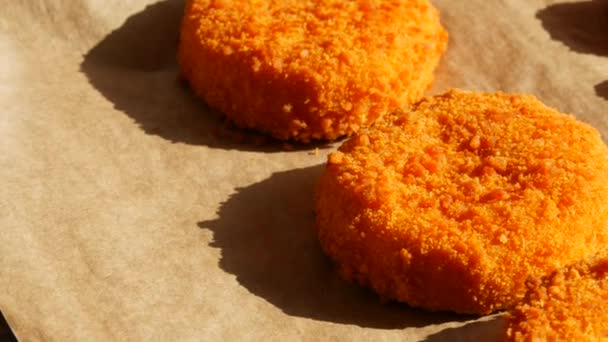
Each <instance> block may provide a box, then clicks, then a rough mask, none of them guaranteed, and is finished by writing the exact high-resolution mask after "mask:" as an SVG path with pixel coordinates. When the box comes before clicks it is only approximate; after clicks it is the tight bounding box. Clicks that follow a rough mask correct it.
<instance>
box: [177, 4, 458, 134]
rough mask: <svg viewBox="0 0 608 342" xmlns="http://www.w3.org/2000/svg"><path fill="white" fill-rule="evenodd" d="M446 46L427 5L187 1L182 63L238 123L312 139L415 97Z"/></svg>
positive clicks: (365, 121)
mask: <svg viewBox="0 0 608 342" xmlns="http://www.w3.org/2000/svg"><path fill="white" fill-rule="evenodd" d="M446 43H447V34H446V32H445V30H444V29H443V28H442V26H441V24H440V22H439V16H438V13H437V11H436V9H435V8H434V7H433V6H432V5H431V4H430V3H429V2H428V1H427V0H391V1H387V0H355V1H344V0H315V1H313V0H283V1H273V0H189V1H188V2H187V4H186V8H185V14H184V18H183V21H182V28H181V39H180V46H179V53H178V60H179V66H180V73H181V76H182V77H183V78H184V79H186V80H187V81H189V83H190V85H191V87H192V88H193V89H194V91H195V92H196V93H197V94H198V95H199V96H201V97H202V98H203V99H204V100H205V101H206V102H207V103H208V104H209V105H210V106H211V107H214V108H217V109H219V110H220V111H222V112H223V113H225V115H226V116H227V117H228V118H230V119H231V120H233V121H234V122H235V123H236V124H237V125H239V126H241V127H245V128H251V129H256V130H259V131H262V132H265V133H269V134H271V135H272V136H274V137H276V138H278V139H283V140H287V139H289V140H296V141H302V142H308V141H310V140H313V139H322V140H331V139H336V138H338V137H340V136H343V135H348V134H351V133H353V132H354V131H356V130H357V129H359V128H360V127H363V126H368V125H370V124H371V123H372V122H373V121H374V120H375V119H376V118H377V117H379V116H380V115H382V114H384V113H387V112H390V111H392V110H393V109H395V108H397V107H398V106H400V105H403V104H407V103H411V102H412V101H415V100H419V99H420V97H421V96H422V93H423V91H424V90H425V89H426V88H427V87H429V85H430V84H431V81H432V79H433V71H434V69H435V67H436V66H437V64H438V61H439V58H440V55H441V54H442V53H443V51H444V50H445V47H446Z"/></svg>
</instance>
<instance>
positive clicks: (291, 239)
mask: <svg viewBox="0 0 608 342" xmlns="http://www.w3.org/2000/svg"><path fill="white" fill-rule="evenodd" d="M434 3H435V4H436V6H437V7H438V8H439V10H440V11H441V16H442V20H443V23H444V24H445V26H446V28H447V29H448V31H449V33H450V41H449V48H448V52H447V54H446V55H445V57H444V59H443V61H442V64H441V67H440V68H439V70H438V73H437V77H436V82H435V85H434V87H433V89H432V90H431V91H430V92H429V93H436V92H440V91H443V90H445V89H447V88H450V87H461V88H465V89H479V90H503V91H509V92H527V93H532V94H534V95H536V96H538V97H539V98H540V99H541V100H543V101H544V102H546V103H547V104H549V105H552V106H554V107H557V108H559V109H561V110H562V111H564V112H571V113H574V114H575V115H577V117H578V118H580V119H582V120H584V121H587V122H589V123H592V124H593V125H594V126H595V127H597V128H598V129H599V130H601V132H602V133H603V135H604V137H607V134H608V2H607V1H604V0H591V1H590V0H587V1H582V2H564V1H542V0H502V1H487V0H467V1H453V0H435V1H434ZM182 6H183V1H180V0H175V1H174V0H165V1H160V2H153V1H145V0H137V1H135V0H133V1H119V0H75V1H51V0H46V1H40V0H23V1H13V0H0V180H1V181H2V184H1V187H0V229H1V230H0V231H1V233H0V234H1V235H0V236H1V238H0V260H1V268H0V310H1V311H2V312H3V313H4V315H5V316H6V319H7V321H8V323H9V325H10V326H11V327H12V329H13V330H14V332H15V334H16V335H17V337H18V338H19V339H21V340H23V341H90V340H100V341H105V340H146V341H148V340H150V341H154V340H166V341H168V340H171V341H178V340H201V341H203V340H204V341H212V340H225V341H233V340H271V341H272V340H277V341H278V340H280V341H284V340H375V341H383V340H397V339H399V340H404V341H416V340H426V341H480V340H487V341H491V340H496V339H497V338H498V336H499V333H500V328H501V321H500V318H499V316H491V317H485V318H481V319H480V320H478V318H477V317H471V316H458V315H452V314H437V313H427V312H424V311H421V310H415V309H411V308H408V307H407V306H406V305H401V304H390V303H389V304H382V303H380V301H379V300H378V299H377V297H376V296H375V295H373V294H372V293H370V292H368V291H367V290H364V289H361V288H359V287H358V286H355V285H350V284H347V283H344V282H343V281H341V280H340V279H338V278H337V276H336V275H335V274H334V272H333V270H332V266H331V264H330V262H329V261H328V260H327V258H326V257H324V256H323V254H322V253H321V251H320V249H319V247H318V245H317V242H316V238H315V236H314V233H313V230H312V226H313V222H314V216H313V212H312V194H313V186H314V184H315V181H316V178H317V176H318V175H319V173H320V172H321V170H322V166H321V165H322V164H323V163H324V161H325V158H326V156H327V154H328V153H329V152H330V151H331V150H332V149H334V148H336V147H337V146H338V144H333V145H328V146H317V147H320V151H319V153H318V155H315V153H312V151H313V148H310V149H301V148H300V149H298V148H296V149H295V150H293V151H289V150H290V148H289V146H282V145H281V144H276V143H269V144H263V145H261V146H259V144H257V143H254V142H253V141H249V140H247V139H245V141H237V140H239V139H236V138H235V137H237V138H238V134H236V135H235V134H233V133H232V131H231V130H230V129H226V126H225V124H224V123H223V120H222V118H221V117H220V116H219V115H218V114H217V113H213V112H212V111H210V110H208V109H207V108H206V107H205V105H204V104H202V103H201V102H200V101H199V100H197V99H196V98H195V97H194V96H193V95H192V94H191V92H190V91H189V89H188V88H187V87H184V86H183V85H181V84H180V83H179V82H178V81H177V80H176V70H177V69H176V63H175V51H176V44H177V34H178V26H179V21H180V17H181V11H182ZM218 132H219V133H218ZM241 140H242V139H241ZM285 149H287V150H288V151H286V150H285Z"/></svg>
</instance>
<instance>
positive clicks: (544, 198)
mask: <svg viewBox="0 0 608 342" xmlns="http://www.w3.org/2000/svg"><path fill="white" fill-rule="evenodd" d="M607 198H608V148H607V147H606V145H605V144H604V143H603V142H602V139H601V137H600V135H599V134H598V132H597V131H596V130H595V129H594V128H592V127H591V126H589V125H587V124H584V123H582V122H579V121H577V120H576V119H575V118H574V117H572V116H569V115H566V114H561V113H559V112H557V111H556V110H554V109H551V108H548V107H546V106H545V105H543V104H542V103H541V102H539V101H538V100H536V99H535V98H534V97H532V96H526V95H509V94H503V93H496V94H489V93H473V92H465V91H458V90H452V91H449V92H447V93H445V94H443V95H440V96H436V97H430V98H425V99H423V100H422V101H421V102H419V103H417V104H416V105H414V106H412V107H411V108H409V109H406V110H405V111H401V112H397V113H395V114H394V115H390V116H385V118H384V119H383V120H379V121H378V123H377V124H376V125H374V126H373V127H372V128H370V129H366V130H361V131H359V132H358V133H356V134H355V135H354V136H353V137H351V138H350V139H349V140H347V141H346V142H345V143H344V144H343V145H342V146H341V147H340V148H339V150H338V151H336V152H334V153H331V154H330V155H329V157H328V162H327V166H326V169H325V172H324V174H323V175H322V176H321V179H320V181H319V185H318V189H317V194H316V215H317V227H318V235H319V239H320V242H321V246H322V248H323V249H324V251H325V252H326V253H327V254H328V255H329V256H330V257H331V258H333V259H334V260H335V261H336V263H337V265H338V266H339V269H340V272H341V274H342V275H343V277H344V278H346V279H351V280H356V281H358V282H360V283H361V284H363V285H367V286H369V287H371V288H372V289H374V290H375V291H376V292H377V293H379V294H380V295H381V296H382V297H384V298H386V299H396V300H399V301H403V302H406V303H408V304H410V305H411V306H415V307H422V308H427V309H430V310H449V311H455V312H459V313H475V314H485V313H490V312H493V311H496V310H500V309H504V308H508V307H511V306H512V305H514V304H515V303H516V302H517V301H519V300H521V299H522V298H523V296H524V294H525V291H526V289H525V285H524V284H525V280H526V279H527V278H528V276H544V275H546V274H549V273H550V272H552V271H554V270H556V269H557V268H559V267H563V266H565V265H568V264H571V263H573V262H575V261H577V260H580V259H583V258H586V257H589V256H590V255H593V254H595V253H596V252H597V251H598V250H599V249H600V248H602V247H604V246H605V244H606V243H607V242H608V228H607V223H608V201H606V199H607Z"/></svg>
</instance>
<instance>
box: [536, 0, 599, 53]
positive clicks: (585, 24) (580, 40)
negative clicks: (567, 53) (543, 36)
mask: <svg viewBox="0 0 608 342" xmlns="http://www.w3.org/2000/svg"><path fill="white" fill-rule="evenodd" d="M536 17H537V18H538V19H540V21H541V22H542V25H543V27H544V28H545V30H547V32H549V34H550V35H551V38H552V39H555V40H558V41H560V42H562V43H564V44H566V45H567V46H568V47H569V48H570V49H572V50H573V51H576V52H581V53H588V54H595V55H599V56H608V38H607V37H608V1H606V0H591V1H585V2H564V3H559V4H554V5H550V6H548V7H546V8H544V9H542V10H540V11H538V13H537V14H536Z"/></svg>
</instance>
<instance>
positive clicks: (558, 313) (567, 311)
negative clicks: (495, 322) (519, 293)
mask: <svg viewBox="0 0 608 342" xmlns="http://www.w3.org/2000/svg"><path fill="white" fill-rule="evenodd" d="M528 287H529V291H528V294H527V295H526V298H525V300H524V301H523V302H522V303H520V304H518V305H517V306H516V307H515V308H514V309H513V310H511V311H510V312H509V314H508V315H507V316H506V320H507V324H506V328H507V329H506V340H507V341H579V342H581V341H606V340H608V311H607V310H606V303H608V254H607V253H602V255H601V256H598V257H597V258H594V259H593V260H591V261H588V262H579V263H577V264H575V265H573V266H570V267H567V268H565V269H560V270H559V271H557V272H556V273H554V274H553V275H551V276H550V277H547V278H546V279H543V280H542V281H541V280H539V279H538V280H530V281H529V282H528Z"/></svg>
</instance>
